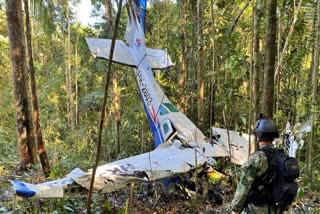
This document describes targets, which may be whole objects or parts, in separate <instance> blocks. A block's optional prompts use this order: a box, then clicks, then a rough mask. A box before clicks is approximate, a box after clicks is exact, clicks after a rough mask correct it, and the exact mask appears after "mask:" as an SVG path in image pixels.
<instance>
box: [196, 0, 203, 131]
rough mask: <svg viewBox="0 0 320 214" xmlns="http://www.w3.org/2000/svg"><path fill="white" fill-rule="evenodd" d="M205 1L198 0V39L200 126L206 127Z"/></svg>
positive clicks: (201, 127) (201, 128)
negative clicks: (203, 27) (204, 68)
mask: <svg viewBox="0 0 320 214" xmlns="http://www.w3.org/2000/svg"><path fill="white" fill-rule="evenodd" d="M202 15H203V1H202V0H197V37H198V38H197V41H198V44H197V46H198V99H197V106H198V126H199V128H200V130H203V129H204V70H203V67H204V54H203V41H202Z"/></svg>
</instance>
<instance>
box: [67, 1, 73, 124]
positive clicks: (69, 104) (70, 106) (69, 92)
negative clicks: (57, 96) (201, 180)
mask: <svg viewBox="0 0 320 214" xmlns="http://www.w3.org/2000/svg"><path fill="white" fill-rule="evenodd" d="M66 4H67V17H66V18H67V28H68V29H67V31H68V41H67V68H66V69H67V70H66V90H67V107H68V124H69V126H70V127H71V129H72V130H73V104H72V102H73V98H72V87H71V85H72V78H71V41H70V39H71V38H70V36H71V30H70V7H69V1H66Z"/></svg>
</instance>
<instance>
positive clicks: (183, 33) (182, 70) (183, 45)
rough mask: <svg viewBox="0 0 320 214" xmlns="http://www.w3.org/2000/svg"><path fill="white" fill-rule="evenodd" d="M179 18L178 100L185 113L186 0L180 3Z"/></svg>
mask: <svg viewBox="0 0 320 214" xmlns="http://www.w3.org/2000/svg"><path fill="white" fill-rule="evenodd" d="M180 4H181V17H180V25H181V52H180V56H179V61H180V65H181V67H180V73H179V80H178V86H179V98H180V104H179V105H180V110H181V111H182V112H185V111H186V94H185V90H184V89H185V87H186V79H187V59H186V54H187V52H186V51H187V0H182V1H181V3H180Z"/></svg>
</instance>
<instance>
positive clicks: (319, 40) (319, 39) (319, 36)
mask: <svg viewBox="0 0 320 214" xmlns="http://www.w3.org/2000/svg"><path fill="white" fill-rule="evenodd" d="M316 10H317V11H318V13H317V27H316V36H315V39H314V51H313V64H312V110H313V112H312V113H311V124H312V130H311V142H310V143H309V154H308V174H309V176H308V177H309V178H310V180H311V181H312V178H313V173H314V172H313V171H312V169H313V163H312V162H313V151H314V148H313V145H314V143H315V142H316V141H317V140H316V138H315V136H316V118H317V117H316V112H317V111H316V108H317V106H319V103H318V102H317V100H318V92H317V91H318V73H319V48H320V1H319V0H318V3H317V9H316Z"/></svg>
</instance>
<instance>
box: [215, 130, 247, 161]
mask: <svg viewBox="0 0 320 214" xmlns="http://www.w3.org/2000/svg"><path fill="white" fill-rule="evenodd" d="M212 132H213V133H214V135H215V137H216V140H217V142H218V143H219V144H220V145H221V146H223V148H224V150H225V151H226V152H227V153H228V154H229V155H228V156H230V160H231V162H233V163H235V164H238V165H242V164H243V163H244V162H245V161H246V160H247V159H248V157H249V135H248V134H242V136H240V134H239V133H238V132H235V131H230V130H227V129H221V128H216V127H212Z"/></svg>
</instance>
